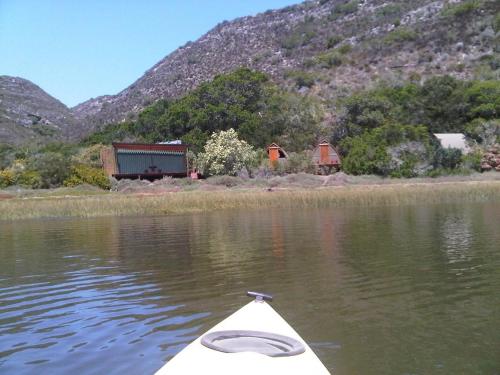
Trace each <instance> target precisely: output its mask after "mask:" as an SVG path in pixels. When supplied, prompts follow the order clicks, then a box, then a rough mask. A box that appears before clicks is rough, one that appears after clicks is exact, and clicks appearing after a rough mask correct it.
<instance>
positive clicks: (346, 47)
mask: <svg viewBox="0 0 500 375" xmlns="http://www.w3.org/2000/svg"><path fill="white" fill-rule="evenodd" d="M351 51H352V46H351V45H350V44H344V45H343V46H341V47H339V48H337V52H338V53H340V54H341V55H346V54H348V53H349V52H351Z"/></svg>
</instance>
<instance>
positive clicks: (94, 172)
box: [64, 164, 111, 190]
mask: <svg viewBox="0 0 500 375" xmlns="http://www.w3.org/2000/svg"><path fill="white" fill-rule="evenodd" d="M81 184H90V185H94V186H98V187H100V188H101V189H106V190H109V189H110V188H111V183H110V181H109V179H108V177H107V176H106V174H105V173H104V171H103V170H102V169H101V168H94V167H90V166H88V165H83V164H79V165H74V166H72V167H71V174H70V176H69V177H68V178H66V179H65V180H64V186H77V185H81Z"/></svg>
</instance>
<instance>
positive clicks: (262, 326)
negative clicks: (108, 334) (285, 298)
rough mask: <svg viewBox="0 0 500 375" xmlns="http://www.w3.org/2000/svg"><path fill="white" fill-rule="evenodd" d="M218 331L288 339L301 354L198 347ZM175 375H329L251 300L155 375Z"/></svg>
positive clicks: (288, 328)
mask: <svg viewBox="0 0 500 375" xmlns="http://www.w3.org/2000/svg"><path fill="white" fill-rule="evenodd" d="M218 331H257V332H269V333H270V334H274V335H278V336H279V335H282V336H287V337H290V338H292V339H294V340H296V341H298V342H299V343H301V344H302V345H303V349H304V350H303V352H301V353H300V354H296V355H292V356H283V357H271V356H268V355H265V354H259V353H255V352H249V351H245V352H239V353H225V352H221V351H217V350H214V349H211V348H209V347H207V346H205V345H203V344H202V338H203V337H204V336H205V335H207V334H211V333H214V332H218ZM165 374H167V375H176V374H218V375H220V374H259V375H260V374H311V375H313V374H318V375H322V374H329V372H328V370H327V369H326V368H325V366H324V365H323V364H322V363H321V361H320V360H319V359H318V357H317V356H316V355H315V354H314V352H313V351H312V350H311V348H310V347H309V346H308V345H307V344H306V343H305V342H304V340H303V339H302V338H301V337H300V336H299V335H298V334H297V332H295V330H294V329H293V328H292V327H291V326H290V325H289V324H288V323H287V322H286V321H285V320H284V319H283V318H282V317H281V316H280V315H279V314H278V313H277V312H276V311H275V310H274V309H273V308H272V307H271V306H269V305H268V304H267V303H266V302H264V301H258V300H255V301H252V302H250V303H249V304H247V305H245V306H243V307H242V308H241V309H240V310H238V311H236V312H235V313H234V314H232V315H231V316H229V317H228V318H227V319H225V320H223V321H222V322H220V323H219V324H217V325H216V326H214V327H213V328H212V329H210V330H209V331H208V332H206V333H205V334H204V335H202V336H201V337H199V338H198V339H196V340H195V341H193V342H192V343H191V344H189V345H188V346H187V347H186V348H184V349H183V350H182V351H181V352H180V353H178V354H177V355H176V356H175V357H174V358H172V359H171V360H170V361H169V362H168V363H167V364H166V365H165V366H163V367H162V368H161V369H160V370H158V372H156V375H165Z"/></svg>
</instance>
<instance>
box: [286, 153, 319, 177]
mask: <svg viewBox="0 0 500 375" xmlns="http://www.w3.org/2000/svg"><path fill="white" fill-rule="evenodd" d="M283 170H284V172H285V173H301V172H304V173H315V172H316V165H315V164H314V162H313V158H312V153H311V151H302V152H291V153H289V154H288V158H287V159H286V161H285V162H284V163H283Z"/></svg>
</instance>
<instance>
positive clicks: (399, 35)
mask: <svg viewBox="0 0 500 375" xmlns="http://www.w3.org/2000/svg"><path fill="white" fill-rule="evenodd" d="M417 37H418V34H417V33H416V31H415V30H412V29H410V28H407V27H399V28H397V29H396V30H393V31H391V32H390V33H389V34H387V35H386V36H385V37H384V39H383V41H384V43H386V44H396V43H406V42H412V41H414V40H416V39H417Z"/></svg>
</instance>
